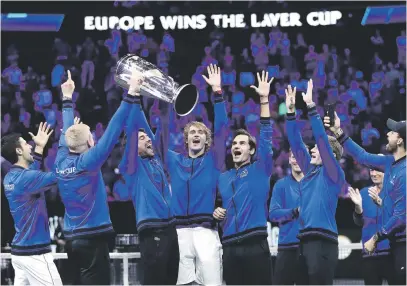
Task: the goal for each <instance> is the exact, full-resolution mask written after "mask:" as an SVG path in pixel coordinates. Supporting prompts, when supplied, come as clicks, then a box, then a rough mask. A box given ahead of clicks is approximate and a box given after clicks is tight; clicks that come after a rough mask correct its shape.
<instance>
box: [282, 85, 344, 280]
mask: <svg viewBox="0 0 407 286" xmlns="http://www.w3.org/2000/svg"><path fill="white" fill-rule="evenodd" d="M295 93H296V89H295V88H294V90H293V89H291V87H290V86H288V88H287V90H286V106H287V121H286V128H287V136H288V141H289V142H290V146H291V150H292V151H293V153H294V156H295V159H296V160H297V162H298V165H299V166H300V168H301V171H302V172H303V173H304V178H303V179H302V180H301V182H300V214H299V234H298V238H299V240H300V246H299V254H300V257H299V259H300V263H301V273H302V272H303V271H304V275H305V277H303V278H304V279H305V280H304V281H301V282H300V284H315V285H332V284H333V278H334V275H335V268H336V264H337V261H338V227H337V225H336V219H335V213H336V207H337V204H338V198H339V194H340V192H341V190H342V188H343V187H344V184H345V174H344V172H343V170H342V168H341V165H340V164H339V160H340V159H341V156H342V152H343V149H342V146H341V145H340V144H339V142H338V141H337V140H336V139H335V138H334V137H332V136H328V135H327V134H326V132H325V130H324V125H323V123H322V120H321V117H320V116H319V114H318V112H317V110H316V105H315V103H314V102H313V83H312V79H310V80H309V81H308V87H307V92H306V94H304V93H303V99H304V102H305V103H306V104H307V108H308V118H309V120H310V123H311V128H312V133H313V135H314V139H315V142H316V144H315V146H314V148H312V149H311V155H310V154H309V152H308V149H307V147H306V146H305V144H304V142H303V141H302V138H301V132H300V128H299V127H298V125H297V123H296V118H295Z"/></svg>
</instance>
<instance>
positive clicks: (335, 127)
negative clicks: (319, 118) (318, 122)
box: [324, 112, 341, 133]
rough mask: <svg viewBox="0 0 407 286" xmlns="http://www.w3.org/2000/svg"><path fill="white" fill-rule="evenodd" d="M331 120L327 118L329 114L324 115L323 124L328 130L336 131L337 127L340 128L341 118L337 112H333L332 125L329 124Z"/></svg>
mask: <svg viewBox="0 0 407 286" xmlns="http://www.w3.org/2000/svg"><path fill="white" fill-rule="evenodd" d="M330 123H331V120H330V118H329V116H325V117H324V126H325V127H326V128H329V130H331V131H332V132H334V133H335V132H336V131H337V130H338V129H339V128H341V120H340V119H339V117H338V114H336V112H335V122H334V126H331V124H330Z"/></svg>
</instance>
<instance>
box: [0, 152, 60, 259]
mask: <svg viewBox="0 0 407 286" xmlns="http://www.w3.org/2000/svg"><path fill="white" fill-rule="evenodd" d="M33 157H34V163H32V164H31V165H30V167H29V168H28V169H24V168H23V167H20V166H16V165H13V166H11V169H10V170H9V172H8V173H7V174H6V176H5V177H4V180H3V186H4V189H5V192H6V197H7V200H8V203H9V206H10V212H11V215H12V216H13V219H14V227H15V230H16V234H15V235H14V238H13V241H12V243H11V254H13V255H21V256H23V255H24V256H25V255H40V254H44V253H48V252H51V247H50V242H51V237H50V233H49V226H48V213H47V206H46V203H45V196H44V192H45V191H46V190H48V189H49V187H50V186H51V185H55V184H56V181H57V179H56V177H55V174H54V173H49V172H48V173H45V172H41V171H40V168H41V165H42V155H40V154H36V153H34V155H33Z"/></svg>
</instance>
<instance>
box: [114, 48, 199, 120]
mask: <svg viewBox="0 0 407 286" xmlns="http://www.w3.org/2000/svg"><path fill="white" fill-rule="evenodd" d="M134 68H136V69H137V70H138V71H140V72H141V73H143V75H144V77H145V79H144V82H143V85H142V86H141V91H140V94H141V95H143V96H148V97H151V98H157V99H160V100H163V101H165V102H168V103H172V104H174V109H175V112H176V113H177V114H178V115H180V116H185V115H188V114H189V113H190V112H191V111H192V110H193V109H194V108H195V106H196V104H197V103H198V99H199V94H198V91H197V89H196V87H195V86H194V85H192V84H184V85H182V86H179V84H178V83H176V82H175V81H174V80H173V78H172V77H170V76H168V75H166V74H164V73H163V72H162V71H160V70H159V69H158V68H157V67H156V66H155V65H153V64H152V63H149V62H147V61H146V60H144V59H142V58H140V57H139V56H136V55H132V54H128V55H126V56H124V57H123V58H121V59H120V60H119V61H118V62H117V65H116V74H115V76H114V79H115V81H116V83H117V84H118V85H119V86H121V87H122V88H124V89H127V90H128V89H129V84H128V81H129V79H130V76H131V73H132V70H133V69H134Z"/></svg>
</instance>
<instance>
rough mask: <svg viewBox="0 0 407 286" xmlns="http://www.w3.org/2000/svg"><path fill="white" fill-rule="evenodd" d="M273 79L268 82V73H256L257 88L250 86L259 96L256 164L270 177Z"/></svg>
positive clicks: (271, 165) (271, 164) (271, 166)
mask: <svg viewBox="0 0 407 286" xmlns="http://www.w3.org/2000/svg"><path fill="white" fill-rule="evenodd" d="M273 79H274V78H271V79H270V81H268V72H264V71H263V72H262V74H261V76H260V73H257V80H258V82H259V86H258V87H256V86H254V85H252V86H250V87H251V88H253V89H254V90H255V91H256V92H257V94H258V95H259V96H260V140H259V141H260V142H259V147H258V152H257V162H258V164H259V166H261V168H262V169H263V170H264V171H265V172H266V174H267V175H269V176H271V173H272V170H273V144H272V135H273V126H272V124H271V118H270V105H269V93H270V84H271V82H272V81H273Z"/></svg>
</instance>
